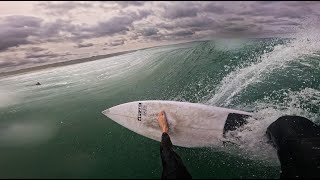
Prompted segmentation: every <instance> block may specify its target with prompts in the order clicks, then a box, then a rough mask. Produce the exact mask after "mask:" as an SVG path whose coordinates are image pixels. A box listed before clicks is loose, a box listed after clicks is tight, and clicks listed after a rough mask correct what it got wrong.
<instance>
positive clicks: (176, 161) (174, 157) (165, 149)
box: [160, 133, 192, 179]
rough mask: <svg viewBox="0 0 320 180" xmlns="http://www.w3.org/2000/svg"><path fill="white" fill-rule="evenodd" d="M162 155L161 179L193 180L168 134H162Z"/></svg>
mask: <svg viewBox="0 0 320 180" xmlns="http://www.w3.org/2000/svg"><path fill="white" fill-rule="evenodd" d="M160 155H161V160H162V167H163V170H162V175H161V179H192V177H191V175H190V173H189V172H188V170H187V168H186V167H185V166H184V165H183V163H182V159H181V158H180V157H179V155H178V154H177V153H175V152H174V151H173V148H172V143H171V140H170V137H169V135H168V134H167V133H162V137H161V143H160Z"/></svg>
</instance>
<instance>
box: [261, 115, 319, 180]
mask: <svg viewBox="0 0 320 180" xmlns="http://www.w3.org/2000/svg"><path fill="white" fill-rule="evenodd" d="M266 133H267V136H268V138H269V139H270V140H271V141H272V144H273V145H274V146H275V148H276V149H277V154H278V158H279V161H280V164H281V174H280V178H320V127H319V126H317V125H316V124H314V123H313V122H312V121H310V120H309V119H307V118H304V117H300V116H283V117H280V118H278V119H277V120H276V121H275V122H273V123H272V124H271V125H270V126H269V127H268V128H267V132H266Z"/></svg>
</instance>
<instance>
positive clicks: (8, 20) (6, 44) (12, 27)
mask: <svg viewBox="0 0 320 180" xmlns="http://www.w3.org/2000/svg"><path fill="white" fill-rule="evenodd" d="M42 21H43V20H42V19H40V18H36V17H31V16H7V17H4V18H1V19H0V51H3V50H6V49H8V48H10V47H15V46H19V45H21V44H28V43H32V42H31V41H30V40H28V37H30V36H32V35H36V32H37V30H38V29H39V28H40V24H41V22H42Z"/></svg>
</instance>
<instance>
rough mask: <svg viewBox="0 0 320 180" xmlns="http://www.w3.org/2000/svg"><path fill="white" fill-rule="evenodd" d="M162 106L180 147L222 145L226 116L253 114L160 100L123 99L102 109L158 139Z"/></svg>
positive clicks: (111, 116) (123, 122)
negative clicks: (159, 116)
mask: <svg viewBox="0 0 320 180" xmlns="http://www.w3.org/2000/svg"><path fill="white" fill-rule="evenodd" d="M162 110H163V111H165V113H166V117H167V121H168V124H169V135H170V138H171V141H172V143H173V144H174V145H177V146H182V147H210V146H214V145H221V144H222V143H223V142H222V141H223V134H224V132H225V130H226V127H227V126H230V122H231V121H230V120H229V123H228V121H227V119H228V116H229V117H231V116H230V115H231V114H233V115H235V114H239V115H244V116H251V115H252V114H251V113H249V112H245V111H239V110H233V109H227V108H221V107H215V106H208V105H204V104H199V103H189V102H177V101H160V100H148V101H134V102H129V103H124V104H120V105H117V106H113V107H111V108H109V109H106V110H104V111H102V113H103V114H104V115H105V116H107V117H109V118H110V119H112V120H113V121H115V122H117V123H118V124H120V125H122V126H124V127H126V128H128V129H129V130H131V131H134V132H135V133H138V134H140V135H143V136H145V137H148V138H151V139H153V140H156V141H159V142H160V141H161V134H162V133H161V131H160V128H159V125H158V120H157V117H158V114H159V112H160V111H162ZM229 119H230V118H229ZM232 121H233V120H232ZM226 122H227V123H226ZM228 124H229V125H228ZM231 124H234V123H233V122H231ZM229 128H230V127H229ZM231 129H232V128H231Z"/></svg>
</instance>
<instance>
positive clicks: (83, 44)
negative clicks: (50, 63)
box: [75, 43, 94, 48]
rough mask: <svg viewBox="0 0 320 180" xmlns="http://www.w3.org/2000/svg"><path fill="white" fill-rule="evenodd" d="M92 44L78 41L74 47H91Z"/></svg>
mask: <svg viewBox="0 0 320 180" xmlns="http://www.w3.org/2000/svg"><path fill="white" fill-rule="evenodd" d="M93 45H94V44H93V43H79V44H77V45H76V46H75V47H77V48H85V47H91V46H93Z"/></svg>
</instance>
